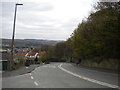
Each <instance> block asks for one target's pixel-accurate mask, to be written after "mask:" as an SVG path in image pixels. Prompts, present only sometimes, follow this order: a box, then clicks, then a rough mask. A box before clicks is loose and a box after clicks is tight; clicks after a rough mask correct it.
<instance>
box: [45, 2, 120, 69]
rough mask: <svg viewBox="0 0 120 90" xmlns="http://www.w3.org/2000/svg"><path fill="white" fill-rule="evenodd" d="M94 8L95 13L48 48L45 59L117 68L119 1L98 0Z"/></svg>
mask: <svg viewBox="0 0 120 90" xmlns="http://www.w3.org/2000/svg"><path fill="white" fill-rule="evenodd" d="M95 9H96V12H94V13H91V14H90V15H89V17H88V18H87V19H86V20H83V21H82V23H80V24H79V25H78V27H77V28H76V29H75V30H74V32H73V33H72V35H71V37H70V38H68V39H67V41H65V42H61V43H58V44H57V45H56V46H49V47H48V51H49V53H48V55H47V57H48V58H49V59H50V58H52V60H53V59H55V60H65V61H66V60H67V61H71V62H77V63H80V64H81V65H84V66H89V67H102V68H110V69H112V68H114V69H118V65H119V62H120V61H119V59H120V56H119V55H120V30H119V29H120V25H119V20H120V19H119V18H120V2H99V3H97V5H95Z"/></svg>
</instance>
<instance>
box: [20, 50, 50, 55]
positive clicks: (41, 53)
mask: <svg viewBox="0 0 120 90" xmlns="http://www.w3.org/2000/svg"><path fill="white" fill-rule="evenodd" d="M36 53H37V52H33V53H28V54H27V53H19V54H18V55H23V56H25V55H26V54H27V56H35V54H36ZM47 53H48V52H47V51H41V52H38V55H41V56H42V55H45V54H47Z"/></svg>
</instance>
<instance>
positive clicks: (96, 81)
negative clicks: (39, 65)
mask: <svg viewBox="0 0 120 90" xmlns="http://www.w3.org/2000/svg"><path fill="white" fill-rule="evenodd" d="M61 66H62V64H60V65H59V66H58V67H59V68H60V69H61V70H63V71H65V72H67V73H69V74H71V75H73V76H76V77H79V78H81V79H84V80H87V81H90V82H93V83H96V84H100V85H103V86H107V87H110V88H118V89H120V87H119V86H117V85H112V84H109V83H106V82H102V81H98V80H95V79H91V78H88V77H84V76H81V75H78V74H76V73H73V72H70V71H68V70H66V69H64V68H62V67H61Z"/></svg>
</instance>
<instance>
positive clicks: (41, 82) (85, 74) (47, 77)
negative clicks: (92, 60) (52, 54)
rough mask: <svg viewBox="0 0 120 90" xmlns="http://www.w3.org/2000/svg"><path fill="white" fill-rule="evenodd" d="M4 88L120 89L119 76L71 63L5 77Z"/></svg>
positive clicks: (42, 67)
mask: <svg viewBox="0 0 120 90" xmlns="http://www.w3.org/2000/svg"><path fill="white" fill-rule="evenodd" d="M2 83H3V84H2V86H3V88H119V87H118V75H117V74H115V73H107V72H101V71H96V70H89V69H85V68H80V67H77V66H75V65H73V64H70V63H50V64H45V65H42V66H40V67H37V68H36V69H35V70H34V71H32V72H31V73H27V74H24V75H19V76H13V77H4V78H3V80H2Z"/></svg>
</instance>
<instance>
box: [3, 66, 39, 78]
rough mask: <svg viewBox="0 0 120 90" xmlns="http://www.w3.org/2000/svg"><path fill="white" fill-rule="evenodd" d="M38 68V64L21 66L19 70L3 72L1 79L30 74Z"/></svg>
mask: <svg viewBox="0 0 120 90" xmlns="http://www.w3.org/2000/svg"><path fill="white" fill-rule="evenodd" d="M38 66H40V64H32V65H30V66H21V67H20V68H18V69H16V70H13V71H3V72H2V77H12V76H18V75H23V74H26V73H30V72H31V71H33V70H34V69H35V68H36V67H38Z"/></svg>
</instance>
